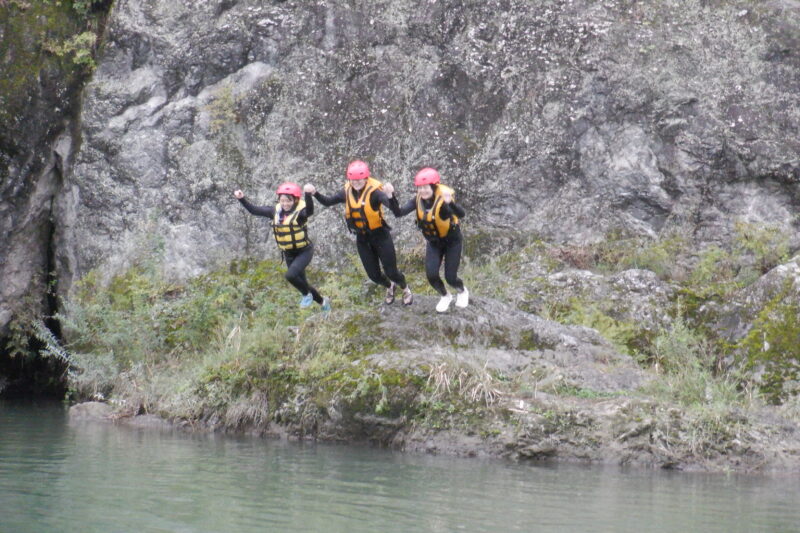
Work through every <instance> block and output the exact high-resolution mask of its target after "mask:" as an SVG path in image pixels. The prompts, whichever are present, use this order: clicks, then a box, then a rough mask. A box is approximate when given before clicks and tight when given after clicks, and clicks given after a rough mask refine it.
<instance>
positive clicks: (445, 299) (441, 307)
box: [436, 292, 453, 313]
mask: <svg viewBox="0 0 800 533" xmlns="http://www.w3.org/2000/svg"><path fill="white" fill-rule="evenodd" d="M452 301H453V295H452V294H450V293H449V292H448V293H447V294H445V295H444V296H442V298H441V299H440V300H439V303H438V304H436V310H437V311H438V312H440V313H444V312H445V311H447V309H448V308H449V307H450V302H452Z"/></svg>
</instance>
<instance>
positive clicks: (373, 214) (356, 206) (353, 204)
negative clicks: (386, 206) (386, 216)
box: [344, 178, 384, 233]
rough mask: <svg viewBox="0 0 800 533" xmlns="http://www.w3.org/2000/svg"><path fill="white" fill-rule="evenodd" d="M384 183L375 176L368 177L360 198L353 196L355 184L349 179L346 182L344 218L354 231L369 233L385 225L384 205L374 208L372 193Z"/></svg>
mask: <svg viewBox="0 0 800 533" xmlns="http://www.w3.org/2000/svg"><path fill="white" fill-rule="evenodd" d="M381 187H383V184H382V183H381V182H380V181H378V180H376V179H375V178H367V184H366V185H364V188H363V189H361V194H359V195H358V199H355V198H353V193H352V191H353V186H352V185H351V184H350V182H349V181H348V182H347V183H345V184H344V196H345V208H344V218H345V220H346V221H347V227H348V228H349V229H350V231H352V232H353V233H368V232H369V231H372V230H374V229H377V228H380V227H382V226H384V221H383V205H380V204H378V209H373V208H372V201H371V200H372V193H373V192H375V191H377V190H380V189H381Z"/></svg>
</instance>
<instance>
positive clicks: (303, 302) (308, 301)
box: [300, 292, 314, 309]
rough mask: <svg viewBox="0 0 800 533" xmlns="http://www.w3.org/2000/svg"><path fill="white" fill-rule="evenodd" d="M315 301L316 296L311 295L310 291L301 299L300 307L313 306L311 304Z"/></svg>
mask: <svg viewBox="0 0 800 533" xmlns="http://www.w3.org/2000/svg"><path fill="white" fill-rule="evenodd" d="M313 302H314V297H313V296H312V295H311V293H310V292H309V293H308V294H306V295H305V296H303V299H302V300H300V308H301V309H305V308H306V307H311V304H312V303H313Z"/></svg>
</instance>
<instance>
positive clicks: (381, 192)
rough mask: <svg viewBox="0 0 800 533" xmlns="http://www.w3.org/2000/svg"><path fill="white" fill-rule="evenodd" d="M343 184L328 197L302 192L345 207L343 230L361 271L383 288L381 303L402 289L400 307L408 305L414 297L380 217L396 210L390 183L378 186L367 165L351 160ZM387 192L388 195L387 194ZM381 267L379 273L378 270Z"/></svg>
mask: <svg viewBox="0 0 800 533" xmlns="http://www.w3.org/2000/svg"><path fill="white" fill-rule="evenodd" d="M346 177H347V181H346V182H345V184H344V187H343V188H342V189H341V190H340V191H339V192H337V193H335V194H333V195H332V196H326V195H324V194H322V193H320V192H319V191H317V190H316V188H315V187H314V186H313V185H311V184H307V185H306V190H311V191H312V192H313V193H314V198H316V199H317V201H319V203H321V204H322V205H324V206H325V207H330V206H332V205H336V204H342V203H343V204H345V208H344V216H345V221H346V222H347V228H348V229H349V230H350V231H351V232H352V233H355V235H356V249H357V250H358V256H359V257H360V258H361V264H362V265H363V266H364V270H365V271H366V273H367V276H369V279H371V280H372V281H373V282H375V283H377V284H378V285H382V286H384V287H386V295H385V297H384V301H385V302H386V303H387V304H391V303H392V302H394V299H395V289H396V287H400V288H401V289H403V304H404V305H411V304H412V303H413V301H414V296H413V294H412V293H411V289H410V288H409V287H408V285H407V284H406V278H405V276H404V275H403V273H402V272H400V270H398V268H397V255H396V253H395V249H394V242H393V241H392V234H391V233H389V230H390V228H389V225H388V224H386V221H385V220H384V218H383V206H384V205H385V206H386V207H388V208H389V209H392V210H394V209H397V207H398V206H397V205H396V201H394V204H395V205H390V204H392V202H393V200H391V198H390V196H389V195H390V194H391V193H392V192H393V191H394V189H393V188H392V186H391V184H389V183H387V184H386V185H384V184H382V183H381V182H380V181H378V180H376V179H375V178H373V177H371V176H370V172H369V166H368V165H367V164H366V163H365V162H364V161H358V160H356V161H353V162H351V163H350V164H349V165H348V166H347V172H346ZM387 193H389V194H388V195H387ZM381 266H383V270H381Z"/></svg>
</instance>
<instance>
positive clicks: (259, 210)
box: [233, 190, 275, 218]
mask: <svg viewBox="0 0 800 533" xmlns="http://www.w3.org/2000/svg"><path fill="white" fill-rule="evenodd" d="M233 195H234V196H235V197H236V199H237V200H239V203H241V204H242V205H243V206H244V208H245V209H247V210H248V211H249V212H250V214H251V215H256V216H259V217H269V218H272V217H274V216H275V208H274V207H273V206H269V205H264V206H258V205H253V204H251V203H250V202H249V201H247V198H245V197H244V193H242V191H239V190H237V191H234V193H233Z"/></svg>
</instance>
